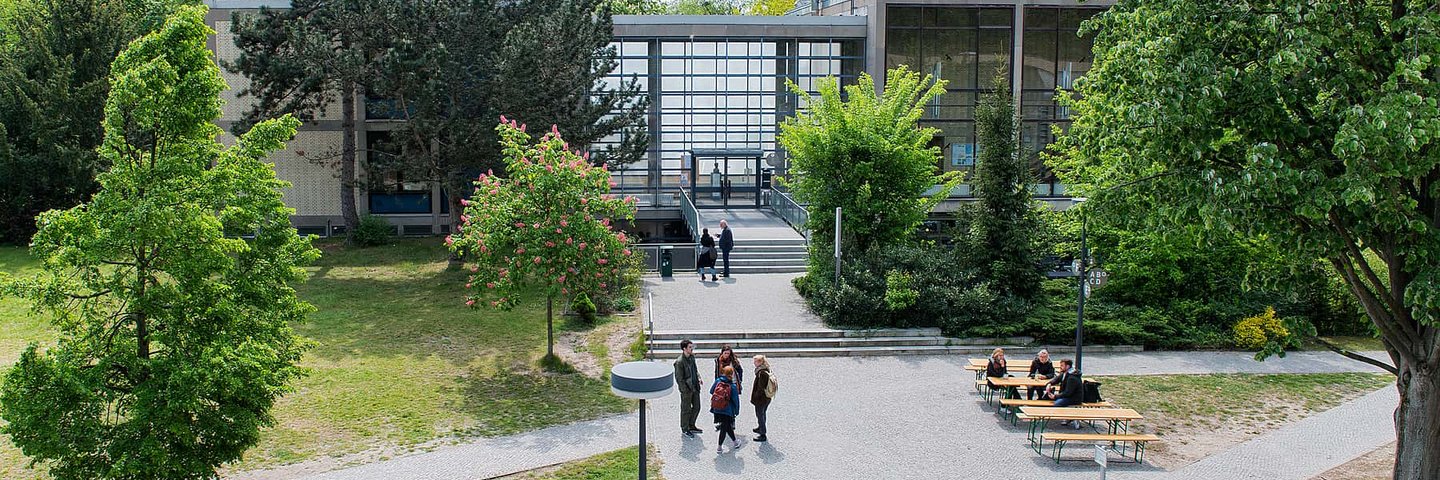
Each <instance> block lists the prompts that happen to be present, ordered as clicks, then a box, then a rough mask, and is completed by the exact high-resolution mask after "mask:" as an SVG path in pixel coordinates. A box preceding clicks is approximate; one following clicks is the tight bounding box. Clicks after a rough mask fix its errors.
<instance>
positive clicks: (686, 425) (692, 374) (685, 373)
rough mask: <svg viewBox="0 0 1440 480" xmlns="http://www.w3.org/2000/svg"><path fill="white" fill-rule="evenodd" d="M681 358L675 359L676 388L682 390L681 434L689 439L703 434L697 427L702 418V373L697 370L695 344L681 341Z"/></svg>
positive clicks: (686, 340)
mask: <svg viewBox="0 0 1440 480" xmlns="http://www.w3.org/2000/svg"><path fill="white" fill-rule="evenodd" d="M680 352H681V353H680V358H676V359H675V386H676V387H677V388H679V389H680V433H683V434H685V436H687V437H694V436H695V434H697V433H700V432H703V431H704V430H701V429H700V427H697V426H695V419H696V418H698V417H699V416H700V385H702V383H701V382H700V371H699V370H698V369H696V368H695V343H694V342H691V341H690V339H688V338H687V339H685V340H681V341H680Z"/></svg>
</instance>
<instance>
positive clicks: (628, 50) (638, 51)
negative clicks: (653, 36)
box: [620, 42, 650, 57]
mask: <svg viewBox="0 0 1440 480" xmlns="http://www.w3.org/2000/svg"><path fill="white" fill-rule="evenodd" d="M649 53H650V45H649V44H647V43H645V42H624V43H622V44H621V46H620V54H621V55H624V56H627V57H630V56H636V57H643V56H645V55H648V54H649Z"/></svg>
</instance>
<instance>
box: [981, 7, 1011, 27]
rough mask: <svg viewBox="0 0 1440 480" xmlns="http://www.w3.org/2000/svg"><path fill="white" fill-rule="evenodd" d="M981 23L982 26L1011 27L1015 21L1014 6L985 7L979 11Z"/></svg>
mask: <svg viewBox="0 0 1440 480" xmlns="http://www.w3.org/2000/svg"><path fill="white" fill-rule="evenodd" d="M979 17H980V18H979V23H980V26H982V27H1009V26H1013V24H1014V22H1015V10H1014V9H1013V8H985V9H981V10H980V13H979Z"/></svg>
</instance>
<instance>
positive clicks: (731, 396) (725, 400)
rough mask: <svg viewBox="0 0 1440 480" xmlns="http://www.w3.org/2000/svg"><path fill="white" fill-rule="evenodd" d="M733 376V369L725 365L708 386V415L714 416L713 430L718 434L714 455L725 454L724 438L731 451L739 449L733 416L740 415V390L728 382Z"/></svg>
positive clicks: (732, 382)
mask: <svg viewBox="0 0 1440 480" xmlns="http://www.w3.org/2000/svg"><path fill="white" fill-rule="evenodd" d="M733 376H735V369H734V368H732V367H730V366H728V365H727V366H725V367H724V368H722V369H721V372H720V376H719V377H716V378H715V382H714V383H712V384H710V413H713V414H715V429H716V430H718V431H719V432H720V440H719V443H718V444H717V445H715V453H716V454H721V453H725V437H726V436H729V437H730V449H731V450H732V451H733V450H736V449H739V448H740V441H739V440H737V439H736V438H735V416H736V415H739V414H740V389H739V388H736V387H735V382H734V381H733V380H730V377H733Z"/></svg>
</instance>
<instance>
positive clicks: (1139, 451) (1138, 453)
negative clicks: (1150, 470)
mask: <svg viewBox="0 0 1440 480" xmlns="http://www.w3.org/2000/svg"><path fill="white" fill-rule="evenodd" d="M1149 443H1150V442H1135V463H1145V445H1147V444H1149Z"/></svg>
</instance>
